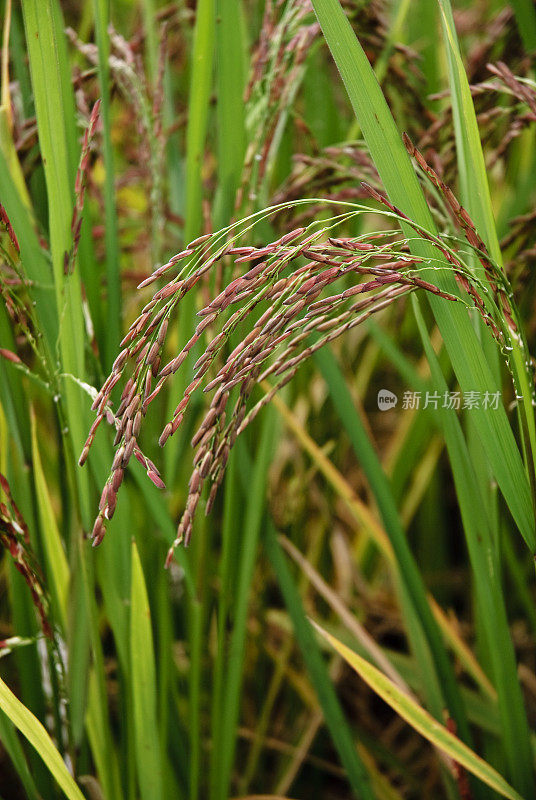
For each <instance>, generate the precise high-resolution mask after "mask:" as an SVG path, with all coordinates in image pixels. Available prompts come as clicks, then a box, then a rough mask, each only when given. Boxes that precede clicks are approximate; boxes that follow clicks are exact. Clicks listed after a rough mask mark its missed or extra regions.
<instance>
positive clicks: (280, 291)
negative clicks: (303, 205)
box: [80, 198, 472, 563]
mask: <svg viewBox="0 0 536 800" xmlns="http://www.w3.org/2000/svg"><path fill="white" fill-rule="evenodd" d="M381 199H382V202H385V201H384V200H383V198H381ZM390 208H391V209H392V207H390ZM394 210H395V211H396V209H394ZM329 233H331V230H329V232H328V236H327V237H326V235H325V232H324V231H323V230H318V228H317V226H315V224H313V225H311V226H309V227H308V228H304V227H301V228H297V229H295V230H293V231H290V232H289V233H287V234H285V235H284V236H282V237H281V238H279V239H278V240H276V241H274V242H271V243H270V244H268V245H266V246H264V247H261V248H255V247H250V246H248V247H243V246H239V245H237V244H236V238H234V239H231V241H230V242H229V243H225V244H223V245H222V244H221V241H222V237H221V234H214V235H213V236H202V237H200V238H199V239H196V240H195V241H193V242H191V243H190V244H189V245H188V247H186V248H185V249H184V250H183V251H182V252H181V253H179V254H178V255H176V256H174V257H173V258H171V259H170V260H169V261H168V262H167V263H166V264H164V265H163V266H161V267H158V268H157V269H156V270H155V271H154V272H153V274H152V275H151V276H150V277H148V278H147V279H145V280H144V281H143V282H142V283H141V284H140V288H143V287H146V286H149V285H150V284H152V283H154V282H156V281H157V280H159V279H160V278H162V277H163V276H169V273H170V272H171V271H174V272H176V274H175V276H174V277H171V278H168V283H166V284H165V285H164V286H163V287H162V288H160V289H158V290H157V291H156V292H155V294H154V295H153V297H152V299H151V300H150V301H149V302H148V303H147V305H146V306H145V307H144V308H143V309H142V312H141V314H140V315H139V316H138V318H137V319H136V320H134V322H133V323H132V325H131V326H130V329H129V331H128V332H127V334H126V336H125V337H124V339H123V342H122V344H121V346H122V348H123V349H122V350H121V352H120V353H119V355H118V357H117V359H116V361H115V363H114V365H113V368H112V371H111V373H110V375H109V376H108V378H107V380H106V382H105V383H104V385H103V387H102V389H101V390H100V392H99V393H98V395H97V397H96V399H95V401H94V403H93V409H94V410H95V411H96V412H97V417H96V419H95V422H94V424H93V426H92V428H91V430H90V433H89V436H88V440H87V442H86V445H85V447H84V450H83V452H82V456H81V459H80V462H81V463H83V462H84V461H85V459H86V458H87V455H88V452H89V448H90V446H91V443H92V441H93V438H94V436H95V432H96V429H97V426H98V425H99V424H100V422H101V421H102V419H104V418H106V420H107V421H108V422H109V423H110V424H113V425H114V426H115V427H116V437H115V446H116V447H117V450H116V454H115V458H114V461H113V464H112V469H111V473H110V477H109V479H108V481H107V483H106V486H105V487H104V490H103V493H102V497H101V502H100V507H99V515H98V517H97V520H96V522H95V527H94V529H93V542H94V544H98V543H99V542H100V541H102V538H103V536H104V532H105V523H106V520H108V519H110V518H111V516H112V515H113V512H114V510H115V506H116V503H117V493H118V490H119V487H120V485H121V483H122V480H123V476H124V470H125V468H126V466H127V465H128V462H129V460H130V458H131V457H132V455H133V454H134V455H135V456H136V457H137V458H138V460H139V461H140V462H141V463H142V464H144V466H145V468H146V470H147V474H148V476H149V478H150V479H151V480H152V481H153V482H154V483H155V484H156V485H157V486H162V487H163V482H162V479H161V477H160V475H159V473H158V471H157V469H156V467H155V466H154V464H152V462H150V461H149V460H148V459H147V458H146V457H145V456H144V455H143V453H142V452H141V450H140V449H139V446H138V443H137V442H138V437H139V432H140V428H141V425H142V422H143V418H144V416H145V415H146V413H147V410H148V407H149V405H150V403H151V402H152V401H153V400H154V398H155V397H156V396H157V395H158V394H159V393H160V392H161V390H162V389H163V388H164V386H165V385H166V382H167V381H168V379H169V377H170V376H171V375H173V374H174V373H175V372H176V371H177V370H178V369H179V368H180V367H181V366H182V365H183V364H184V363H185V361H186V360H187V359H188V357H189V355H190V354H191V351H192V348H193V347H194V345H195V344H196V343H198V342H200V341H202V340H205V341H206V342H207V343H206V346H205V348H204V351H203V353H202V355H201V356H200V357H199V358H198V359H197V361H196V362H195V364H194V365H193V374H192V380H191V382H190V384H189V385H188V386H187V387H186V389H185V391H184V394H183V396H182V398H181V399H180V402H179V403H178V405H177V406H176V408H175V411H174V413H173V415H172V417H171V419H170V420H169V421H168V422H167V423H166V425H165V426H164V428H163V430H162V433H161V435H160V439H159V443H160V445H161V446H164V445H165V443H166V442H167V440H168V439H169V437H170V436H172V435H173V434H174V433H175V432H176V431H177V430H178V428H179V426H180V425H181V423H182V421H183V419H184V415H185V414H186V413H187V409H188V406H189V403H190V399H191V397H192V395H193V393H194V392H195V391H197V390H199V389H200V388H203V391H204V392H206V393H207V392H211V393H212V399H211V402H210V404H209V406H208V408H207V411H206V413H205V415H204V418H203V420H202V422H201V424H200V426H199V428H198V429H197V431H196V433H195V435H194V437H193V439H192V446H193V447H194V448H195V455H194V468H193V472H192V476H191V479H190V483H189V494H188V498H187V502H186V508H185V511H184V513H183V516H182V518H181V520H180V522H179V525H178V529H177V537H176V540H175V542H174V544H173V546H172V548H170V551H169V555H168V559H167V563H169V561H170V559H171V558H172V554H173V550H174V547H175V546H176V545H177V544H179V543H181V542H182V543H184V544H188V542H189V540H190V537H191V533H192V524H193V520H194V517H195V513H196V510H197V507H198V505H199V500H200V497H201V492H202V489H203V486H204V483H205V481H208V482H209V483H210V485H211V489H210V493H209V497H208V501H207V506H206V512H207V513H208V512H209V511H210V509H211V507H212V505H213V503H214V499H215V497H216V493H217V491H218V487H219V485H220V484H221V481H222V479H223V475H224V472H225V468H226V465H227V461H228V458H229V454H230V452H231V450H232V448H233V446H234V443H235V441H236V438H237V437H238V436H239V435H240V433H241V432H242V431H243V430H244V429H245V427H246V426H247V425H248V424H249V423H250V422H251V420H252V419H254V417H255V416H256V414H257V413H258V412H259V411H260V409H261V408H262V407H263V406H264V405H266V404H267V403H268V402H270V400H271V398H272V397H273V396H274V394H275V392H276V391H278V390H279V389H280V388H281V386H283V385H284V384H285V383H287V382H288V381H289V380H291V378H292V377H293V375H295V373H296V371H297V369H298V368H299V366H300V365H301V364H302V363H303V362H304V361H305V360H306V359H307V358H309V357H310V356H311V355H312V354H313V353H314V352H315V351H316V350H318V349H319V348H321V347H323V346H324V345H325V344H327V343H329V342H332V341H334V340H335V339H337V338H338V337H340V336H342V335H343V334H344V333H345V332H347V331H348V330H350V329H352V328H353V327H355V326H357V325H359V324H361V323H362V322H363V321H364V320H366V319H367V318H368V317H370V315H371V314H374V313H378V312H379V311H381V310H382V309H384V308H386V307H387V306H389V305H390V304H391V303H392V302H394V301H395V300H397V299H398V298H400V297H403V296H405V295H407V294H408V293H410V292H413V291H415V290H417V289H423V290H425V291H427V292H431V293H433V294H436V295H439V296H441V297H443V298H445V299H447V300H451V301H456V300H458V298H457V297H456V296H453V295H450V294H447V293H445V292H442V291H441V290H440V289H438V287H437V286H435V285H434V284H432V283H430V281H428V280H424V279H423V278H421V277H420V274H419V272H420V270H421V269H423V268H424V267H426V266H427V262H425V261H424V260H423V259H420V258H417V257H415V256H412V255H411V254H410V253H409V250H408V247H407V242H406V240H405V239H404V238H402V237H401V236H400V235H397V234H394V233H393V232H387V233H385V234H382V233H379V234H378V233H374V234H368V235H364V236H360V237H358V238H337V237H335V236H330V235H329ZM433 243H434V246H436V247H437V248H438V249H439V250H440V251H441V244H440V243H439V244H438V243H437V242H435V241H434V242H433ZM224 259H225V260H226V261H228V260H230V259H232V260H233V261H234V264H235V277H233V278H232V280H230V281H229V283H228V285H227V286H226V287H225V288H224V289H223V291H221V292H220V293H219V294H218V295H217V296H216V297H214V299H212V300H210V302H208V303H207V304H206V305H205V306H204V307H203V308H201V309H200V310H199V311H198V317H199V322H198V324H197V326H196V328H195V330H194V332H193V334H192V336H191V338H190V339H189V341H188V342H186V344H185V345H184V347H183V348H182V349H181V350H180V352H179V353H177V354H176V355H175V356H174V357H173V358H172V359H171V360H169V361H168V362H167V363H165V364H164V365H161V363H160V360H161V356H162V350H163V346H164V343H165V339H166V333H167V327H168V321H169V319H170V316H171V314H172V313H173V311H174V310H175V309H176V307H177V306H178V305H179V304H180V302H181V300H182V299H183V298H184V296H185V295H186V294H187V293H188V292H190V291H191V290H192V289H193V288H194V287H195V286H196V285H198V284H199V282H200V281H202V280H203V277H204V276H206V274H207V273H208V271H209V270H211V269H212V268H213V267H214V265H215V264H217V263H218V262H222V261H223V260H224ZM244 264H245V265H247V266H246V267H242V266H241V265H244ZM248 267H249V268H248ZM456 268H457V269H458V270H460V271H461V269H462V262H460V263H459V264H456ZM244 269H245V271H242V272H240V270H244ZM237 272H238V274H236V273H237ZM466 280H467V281H468V282H470V278H468V277H467V278H466ZM337 282H342V283H343V286H342V287H341V289H340V290H339V291H337V292H336V293H329V290H330V287H331V286H332V285H333V284H335V283H337ZM471 288H472V287H471ZM263 306H265V308H264V309H263ZM245 322H247V323H248V325H249V332H248V333H247V335H245V336H243V337H242V338H241V340H240V342H239V343H238V344H234V342H236V337H235V336H233V334H234V332H235V331H236V330H237V327H238V326H239V325H242V323H245ZM209 332H210V333H209ZM312 333H315V334H316V336H317V338H316V340H314V341H312V340H311V334H312ZM207 334H208V336H207ZM205 337H207V338H205ZM231 337H233V339H234V342H233V345H234V346H233V347H232V348H229V347H228V343H229V340H230V338H231ZM229 350H231V352H228V351H229ZM127 368H128V377H126V375H125V373H126V371H127ZM123 375H125V377H126V382H125V384H124V388H123V392H122V395H121V401H120V404H119V406H118V408H117V411H116V412H115V413H114V412H113V411H112V408H111V402H110V394H111V391H112V389H113V387H114V386H115V385H116V384H117V383H118V382H119V381H120V380H122V379H123ZM267 378H273V379H275V382H274V385H273V388H272V389H271V390H270V391H269V392H268V393H267V394H265V395H264V396H263V397H262V398H261V400H259V401H258V402H257V404H256V405H253V407H251V408H250V409H249V411H248V403H249V400H250V397H251V395H252V392H253V390H254V388H255V387H256V386H257V385H258V384H259V383H260V382H262V381H264V380H265V379H267ZM233 390H237V391H236V392H233ZM231 399H232V400H233V402H232V403H231Z"/></svg>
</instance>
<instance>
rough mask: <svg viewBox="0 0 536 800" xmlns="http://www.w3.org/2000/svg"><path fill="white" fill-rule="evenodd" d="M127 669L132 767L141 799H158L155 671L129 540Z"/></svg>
mask: <svg viewBox="0 0 536 800" xmlns="http://www.w3.org/2000/svg"><path fill="white" fill-rule="evenodd" d="M130 658H131V663H130V669H131V688H132V704H133V711H134V741H135V751H136V769H137V772H138V781H139V786H140V794H141V797H142V800H162V798H163V792H162V764H161V758H160V747H159V735H158V723H157V719H156V672H155V664H154V648H153V632H152V629H151V612H150V608H149V598H148V597H147V589H146V586H145V579H144V577H143V570H142V566H141V561H140V557H139V554H138V548H137V547H136V543H135V542H133V543H132V589H131V599H130Z"/></svg>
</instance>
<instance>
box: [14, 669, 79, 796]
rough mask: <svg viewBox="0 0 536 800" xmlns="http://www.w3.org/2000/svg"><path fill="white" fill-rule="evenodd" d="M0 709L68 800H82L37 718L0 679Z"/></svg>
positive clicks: (71, 777)
mask: <svg viewBox="0 0 536 800" xmlns="http://www.w3.org/2000/svg"><path fill="white" fill-rule="evenodd" d="M0 708H1V709H2V711H3V712H4V713H5V714H6V715H7V717H9V719H10V720H11V722H12V723H13V724H14V725H15V727H16V728H18V730H19V731H20V732H21V733H22V735H23V736H25V737H26V739H28V741H29V742H30V744H31V745H32V746H33V747H35V749H36V750H37V752H38V753H39V755H40V756H41V758H42V759H43V761H44V762H45V764H46V765H47V767H48V769H49V770H50V772H51V773H52V775H53V776H54V778H55V779H56V781H57V782H58V785H59V786H60V787H61V789H62V790H63V792H64V794H65V795H66V797H68V798H69V800H84V795H83V794H82V792H81V791H80V789H79V788H78V786H77V785H76V783H75V780H74V778H73V776H72V775H71V773H70V772H69V770H68V769H67V767H66V766H65V763H64V761H63V759H62V757H61V755H60V754H59V752H58V751H57V750H56V748H55V747H54V744H53V742H52V739H51V738H50V736H49V735H48V733H47V732H46V730H45V728H44V727H43V725H42V724H41V723H40V722H39V720H38V719H37V717H34V715H33V714H32V712H31V711H29V710H28V709H27V708H26V706H25V705H24V704H23V703H21V702H20V700H19V699H18V698H17V697H15V695H14V694H13V692H12V691H11V689H10V688H9V687H8V686H7V684H5V683H4V681H3V680H2V679H1V678H0Z"/></svg>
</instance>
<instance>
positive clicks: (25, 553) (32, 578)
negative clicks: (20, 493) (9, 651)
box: [0, 474, 53, 639]
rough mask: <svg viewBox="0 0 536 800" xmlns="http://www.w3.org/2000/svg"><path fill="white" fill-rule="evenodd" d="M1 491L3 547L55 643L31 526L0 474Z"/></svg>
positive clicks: (1, 542)
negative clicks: (27, 523)
mask: <svg viewBox="0 0 536 800" xmlns="http://www.w3.org/2000/svg"><path fill="white" fill-rule="evenodd" d="M0 490H1V491H2V492H3V494H4V497H5V502H3V501H0V544H1V545H2V547H3V548H4V549H5V550H7V552H8V553H9V554H10V555H11V557H12V559H13V563H14V565H15V567H16V568H17V570H18V571H19V572H20V574H21V575H22V577H23V578H24V580H25V581H26V584H27V586H28V588H29V590H30V593H31V595H32V601H33V604H34V607H35V609H36V611H37V614H38V616H39V620H40V623H41V628H42V630H43V633H44V634H45V636H47V637H48V638H49V639H52V638H53V631H52V627H51V625H50V622H49V620H48V599H47V595H46V593H45V590H44V588H43V579H42V576H41V574H40V571H39V567H38V565H37V561H36V559H35V558H34V556H33V554H32V551H31V545H30V534H29V532H28V526H27V525H26V522H25V520H24V517H23V516H22V514H21V512H20V510H19V509H18V507H17V505H16V503H15V501H14V500H13V497H12V495H11V488H10V486H9V483H8V481H7V478H6V477H5V476H4V475H2V474H0Z"/></svg>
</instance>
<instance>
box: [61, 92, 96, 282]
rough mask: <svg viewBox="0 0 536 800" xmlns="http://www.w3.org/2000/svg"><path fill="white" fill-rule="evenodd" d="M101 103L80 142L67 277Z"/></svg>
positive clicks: (74, 251)
mask: <svg viewBox="0 0 536 800" xmlns="http://www.w3.org/2000/svg"><path fill="white" fill-rule="evenodd" d="M100 104H101V101H100V100H97V102H96V103H95V105H94V106H93V109H92V111H91V116H90V118H89V125H88V126H87V128H86V131H85V133H84V140H83V142H82V150H81V152H80V162H79V164H78V170H77V172H76V179H75V185H74V195H75V205H74V209H73V216H72V219H71V236H72V239H73V244H72V247H71V250H70V252H69V253H65V257H64V273H65V274H66V275H69V274H70V273H71V272H72V270H73V269H74V264H75V261H76V254H77V252H78V245H79V243H80V229H81V228H82V212H83V210H84V197H85V193H86V176H87V172H88V168H89V157H90V155H91V141H92V139H93V137H94V136H95V131H96V130H97V124H98V121H99V112H100Z"/></svg>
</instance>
